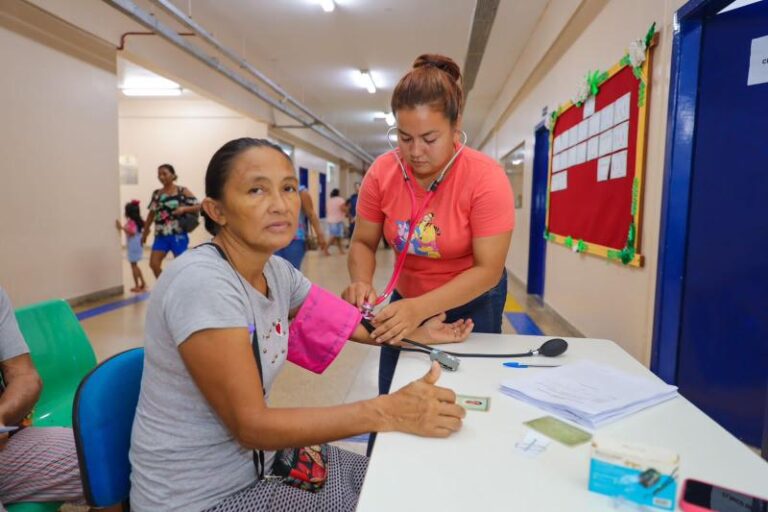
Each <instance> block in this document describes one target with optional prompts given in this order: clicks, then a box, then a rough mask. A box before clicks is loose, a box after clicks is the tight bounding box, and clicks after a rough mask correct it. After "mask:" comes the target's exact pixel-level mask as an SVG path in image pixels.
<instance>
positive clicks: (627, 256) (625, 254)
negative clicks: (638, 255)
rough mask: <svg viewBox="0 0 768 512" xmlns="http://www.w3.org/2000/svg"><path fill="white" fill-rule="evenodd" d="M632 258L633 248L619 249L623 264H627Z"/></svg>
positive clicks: (633, 257) (633, 254)
mask: <svg viewBox="0 0 768 512" xmlns="http://www.w3.org/2000/svg"><path fill="white" fill-rule="evenodd" d="M634 259H635V249H634V248H633V247H625V248H623V249H622V250H621V262H622V263H623V264H625V265H629V264H630V263H631V262H632V260H634Z"/></svg>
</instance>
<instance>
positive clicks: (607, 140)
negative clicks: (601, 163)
mask: <svg viewBox="0 0 768 512" xmlns="http://www.w3.org/2000/svg"><path fill="white" fill-rule="evenodd" d="M611 151H613V130H608V131H607V132H603V133H601V134H600V149H599V151H598V154H599V155H600V156H605V155H607V154H609V153H610V152H611Z"/></svg>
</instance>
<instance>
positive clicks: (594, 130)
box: [589, 112, 600, 137]
mask: <svg viewBox="0 0 768 512" xmlns="http://www.w3.org/2000/svg"><path fill="white" fill-rule="evenodd" d="M598 133H600V112H598V113H596V114H594V115H593V116H592V117H590V118H589V136H590V137H593V136H595V135H597V134H598Z"/></svg>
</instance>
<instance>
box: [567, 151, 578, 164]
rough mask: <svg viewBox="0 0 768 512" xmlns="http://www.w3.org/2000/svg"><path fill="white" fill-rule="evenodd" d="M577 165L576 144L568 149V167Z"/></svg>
mask: <svg viewBox="0 0 768 512" xmlns="http://www.w3.org/2000/svg"><path fill="white" fill-rule="evenodd" d="M574 165H576V146H574V147H572V148H570V149H568V167H573V166H574Z"/></svg>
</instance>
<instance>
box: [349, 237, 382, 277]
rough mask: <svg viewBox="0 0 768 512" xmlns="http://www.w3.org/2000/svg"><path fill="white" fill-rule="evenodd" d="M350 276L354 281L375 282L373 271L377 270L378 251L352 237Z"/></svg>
mask: <svg viewBox="0 0 768 512" xmlns="http://www.w3.org/2000/svg"><path fill="white" fill-rule="evenodd" d="M347 268H348V270H349V277H350V280H351V281H352V282H353V283H357V282H363V283H371V284H372V283H373V273H374V271H375V270H376V253H375V252H374V251H373V250H371V248H370V247H369V246H368V245H366V244H365V242H361V241H358V240H355V239H354V238H353V239H352V243H350V245H349V258H348V259H347Z"/></svg>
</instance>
